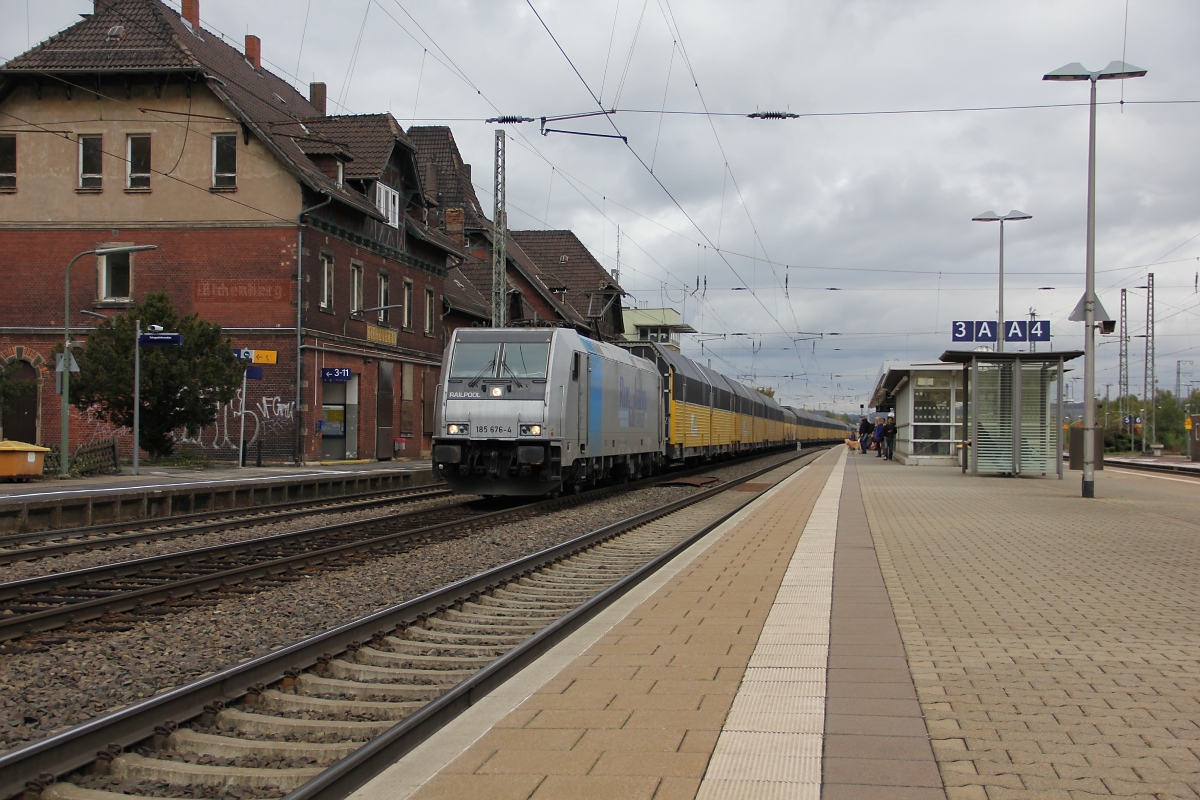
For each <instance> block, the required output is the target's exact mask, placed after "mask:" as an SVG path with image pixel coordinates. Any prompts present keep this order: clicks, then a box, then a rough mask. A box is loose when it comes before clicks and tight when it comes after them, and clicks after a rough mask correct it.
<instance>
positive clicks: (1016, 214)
mask: <svg viewBox="0 0 1200 800" xmlns="http://www.w3.org/2000/svg"><path fill="white" fill-rule="evenodd" d="M1022 219H1033V215H1031V214H1026V213H1025V212H1024V211H1017V210H1016V209H1014V210H1012V211H1009V212H1008V213H1007V214H1005V215H1004V216H1000V215H999V214H997V213H996V212H995V211H985V212H983V213H982V214H980V215H979V216H977V217H971V221H972V222H999V223H1000V301H999V302H1000V305H999V307H998V312H997V315H996V316H997V317H998V319H997V321H996V352H997V353H1003V352H1004V223H1006V222H1016V221H1018V220H1022Z"/></svg>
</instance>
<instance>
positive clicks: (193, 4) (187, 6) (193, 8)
mask: <svg viewBox="0 0 1200 800" xmlns="http://www.w3.org/2000/svg"><path fill="white" fill-rule="evenodd" d="M101 2H103V0H97V1H96V5H100V3H101ZM179 16H181V17H183V18H184V19H186V20H187V21H188V22H190V23H191V25H192V27H193V28H195V29H196V30H200V0H183V9H182V10H181V11H180V13H179Z"/></svg>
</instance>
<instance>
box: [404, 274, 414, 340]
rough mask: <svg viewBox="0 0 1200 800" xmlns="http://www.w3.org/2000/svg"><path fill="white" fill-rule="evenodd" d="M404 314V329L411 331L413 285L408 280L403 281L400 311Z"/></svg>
mask: <svg viewBox="0 0 1200 800" xmlns="http://www.w3.org/2000/svg"><path fill="white" fill-rule="evenodd" d="M401 311H402V312H403V313H404V329H405V330H412V324H413V284H412V281H410V280H407V279H406V280H405V281H404V308H402V309H401Z"/></svg>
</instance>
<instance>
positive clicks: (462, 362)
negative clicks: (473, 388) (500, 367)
mask: <svg viewBox="0 0 1200 800" xmlns="http://www.w3.org/2000/svg"><path fill="white" fill-rule="evenodd" d="M498 350H499V345H497V344H496V343H495V342H459V343H458V344H456V345H455V346H454V358H453V359H451V361H450V377H451V378H469V379H473V378H478V377H480V376H483V377H485V378H487V377H492V376H494V375H495V374H496V353H497V351H498Z"/></svg>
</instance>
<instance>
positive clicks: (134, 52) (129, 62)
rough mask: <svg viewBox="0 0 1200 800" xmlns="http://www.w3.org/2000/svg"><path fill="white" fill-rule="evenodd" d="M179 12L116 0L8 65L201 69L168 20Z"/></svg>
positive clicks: (63, 68) (21, 68) (68, 68)
mask: <svg viewBox="0 0 1200 800" xmlns="http://www.w3.org/2000/svg"><path fill="white" fill-rule="evenodd" d="M173 14H174V12H172V11H171V10H170V9H168V8H167V7H166V6H164V5H162V4H161V3H148V2H144V0H116V2H113V3H112V4H111V5H109V6H108V7H107V8H102V9H101V10H100V13H99V14H94V15H92V16H91V17H88V18H86V19H84V20H83V21H82V22H77V23H75V24H74V25H72V26H71V27H69V28H67V29H66V30H64V31H61V32H60V33H56V34H55V35H54V36H51V37H50V38H49V39H47V40H46V41H44V42H42V43H41V44H39V45H38V46H37V47H35V48H33V49H32V50H30V51H28V52H26V53H23V54H21V55H19V56H17V57H16V58H14V59H13V60H12V61H9V62H8V63H7V64H6V65H5V67H4V69H5V70H6V71H21V72H34V71H36V72H96V71H98V70H99V71H109V70H112V71H117V70H129V69H136V70H156V71H157V70H196V69H199V68H200V67H201V65H200V63H199V62H198V61H197V59H196V58H195V57H194V56H193V55H192V54H191V53H190V52H189V51H188V48H187V47H186V46H183V44H182V43H181V42H180V41H179V40H178V39H177V38H176V37H175V34H174V31H173V30H172V28H171V26H170V24H169V23H168V21H167V17H168V16H171V15H173ZM174 16H176V17H178V15H177V14H174ZM10 21H11V20H10ZM116 26H121V28H122V30H121V32H120V35H115V36H109V35H108V34H109V32H110V31H112V30H113V29H114V28H115V27H116Z"/></svg>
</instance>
